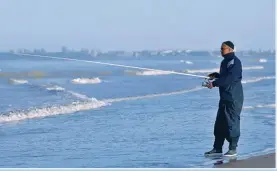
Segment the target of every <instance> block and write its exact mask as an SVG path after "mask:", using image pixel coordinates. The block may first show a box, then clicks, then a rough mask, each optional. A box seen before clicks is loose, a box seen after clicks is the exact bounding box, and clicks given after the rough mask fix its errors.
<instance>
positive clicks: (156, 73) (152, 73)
mask: <svg viewBox="0 0 277 171" xmlns="http://www.w3.org/2000/svg"><path fill="white" fill-rule="evenodd" d="M168 74H172V72H170V71H159V70H157V71H138V72H136V75H168Z"/></svg>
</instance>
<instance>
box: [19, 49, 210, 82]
mask: <svg viewBox="0 0 277 171" xmlns="http://www.w3.org/2000/svg"><path fill="white" fill-rule="evenodd" d="M14 54H15V55H19V56H20V55H22V56H34V57H39V58H48V59H59V60H69V61H78V62H87V63H94V64H101V65H109V66H118V67H123V68H133V69H140V70H149V71H160V72H168V73H171V74H177V75H186V76H192V77H199V78H209V77H207V76H202V75H195V74H188V73H182V72H175V71H166V70H160V69H152V68H144V67H136V66H128V65H120V64H113V63H106V62H97V61H90V60H83V59H74V58H63V57H55V56H44V55H32V54H21V53H14Z"/></svg>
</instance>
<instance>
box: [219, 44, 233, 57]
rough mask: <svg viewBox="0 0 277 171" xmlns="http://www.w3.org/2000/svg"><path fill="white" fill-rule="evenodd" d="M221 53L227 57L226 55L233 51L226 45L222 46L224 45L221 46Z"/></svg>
mask: <svg viewBox="0 0 277 171" xmlns="http://www.w3.org/2000/svg"><path fill="white" fill-rule="evenodd" d="M220 51H221V55H222V56H224V55H226V54H228V53H230V52H232V49H231V48H230V47H229V46H227V45H225V44H222V45H221V50H220Z"/></svg>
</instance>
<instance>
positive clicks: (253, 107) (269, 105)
mask: <svg viewBox="0 0 277 171" xmlns="http://www.w3.org/2000/svg"><path fill="white" fill-rule="evenodd" d="M256 108H275V104H258V105H256V106H245V107H243V109H256Z"/></svg>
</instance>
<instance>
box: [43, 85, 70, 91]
mask: <svg viewBox="0 0 277 171" xmlns="http://www.w3.org/2000/svg"><path fill="white" fill-rule="evenodd" d="M46 90H48V91H64V90H65V88H63V87H60V86H57V85H54V86H50V87H46Z"/></svg>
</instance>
